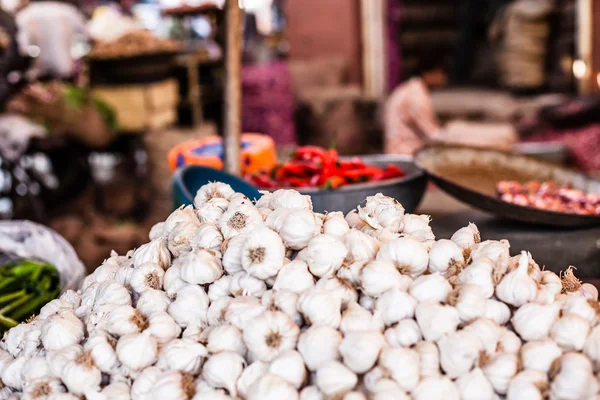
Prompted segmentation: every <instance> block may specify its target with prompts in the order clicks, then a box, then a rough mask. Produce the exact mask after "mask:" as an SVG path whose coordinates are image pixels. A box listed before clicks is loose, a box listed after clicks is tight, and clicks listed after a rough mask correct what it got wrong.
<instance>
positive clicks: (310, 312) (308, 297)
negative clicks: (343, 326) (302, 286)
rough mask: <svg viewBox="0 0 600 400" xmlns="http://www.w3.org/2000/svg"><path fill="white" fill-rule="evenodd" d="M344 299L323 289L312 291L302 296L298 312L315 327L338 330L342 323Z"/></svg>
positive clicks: (299, 300)
mask: <svg viewBox="0 0 600 400" xmlns="http://www.w3.org/2000/svg"><path fill="white" fill-rule="evenodd" d="M341 308H342V299H341V297H340V296H339V295H337V294H335V293H332V292H329V291H326V290H321V289H316V288H314V289H310V290H307V291H305V292H304V293H302V294H301V295H300V298H299V299H298V311H300V312H301V313H302V315H303V316H304V319H305V320H306V321H307V322H308V323H309V324H311V325H313V326H321V325H326V326H331V327H332V328H337V327H338V326H339V325H340V322H341V321H342V313H341V311H340V310H341Z"/></svg>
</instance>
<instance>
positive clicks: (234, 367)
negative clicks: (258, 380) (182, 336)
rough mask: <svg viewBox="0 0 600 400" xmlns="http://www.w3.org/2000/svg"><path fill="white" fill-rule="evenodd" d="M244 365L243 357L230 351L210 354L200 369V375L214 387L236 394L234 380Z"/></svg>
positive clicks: (235, 380)
mask: <svg viewBox="0 0 600 400" xmlns="http://www.w3.org/2000/svg"><path fill="white" fill-rule="evenodd" d="M245 366H246V361H245V360H244V357H242V356H241V355H239V354H238V353H234V352H231V351H223V352H220V353H217V354H213V355H212V356H210V358H209V359H208V360H206V363H205V365H204V368H203V369H202V377H203V378H204V379H205V380H206V382H207V383H208V384H209V385H210V386H212V387H214V388H223V389H226V390H227V392H228V393H229V394H230V395H232V396H234V397H235V396H237V387H236V382H237V380H238V378H239V377H240V375H241V374H242V371H243V370H244V368H245Z"/></svg>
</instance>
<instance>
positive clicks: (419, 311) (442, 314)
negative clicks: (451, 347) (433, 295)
mask: <svg viewBox="0 0 600 400" xmlns="http://www.w3.org/2000/svg"><path fill="white" fill-rule="evenodd" d="M415 317H416V320H417V323H418V324H419V327H420V328H421V332H422V333H423V337H424V338H425V340H429V341H433V342H435V341H438V340H439V339H441V337H442V336H444V335H446V334H448V333H452V332H454V331H455V330H456V327H457V326H458V324H459V322H460V320H459V318H458V311H456V309H455V308H454V307H451V306H444V305H442V304H440V303H436V302H431V301H430V302H424V303H419V304H418V305H417V307H416V309H415Z"/></svg>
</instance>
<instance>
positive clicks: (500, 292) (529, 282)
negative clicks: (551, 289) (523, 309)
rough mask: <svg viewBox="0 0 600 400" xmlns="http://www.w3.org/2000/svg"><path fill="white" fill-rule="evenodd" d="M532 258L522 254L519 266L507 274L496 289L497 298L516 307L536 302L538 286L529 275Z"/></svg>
mask: <svg viewBox="0 0 600 400" xmlns="http://www.w3.org/2000/svg"><path fill="white" fill-rule="evenodd" d="M529 260H530V257H529V255H528V254H527V253H526V252H524V251H523V252H521V257H520V258H519V265H518V266H517V268H516V269H514V270H513V271H511V272H509V273H507V274H506V275H505V276H504V277H503V278H502V280H501V281H500V283H499V284H498V286H497V287H496V297H498V299H500V300H502V301H503V302H505V303H507V304H510V305H512V306H515V307H520V306H522V305H523V304H525V303H528V302H531V301H534V300H535V299H536V297H537V292H538V290H537V284H536V282H535V281H534V280H533V279H531V277H530V276H529V274H528V268H529Z"/></svg>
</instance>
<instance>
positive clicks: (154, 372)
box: [131, 367, 164, 400]
mask: <svg viewBox="0 0 600 400" xmlns="http://www.w3.org/2000/svg"><path fill="white" fill-rule="evenodd" d="M163 373H164V372H163V371H162V370H161V369H160V368H158V367H148V368H146V369H144V370H143V371H141V372H140V373H139V374H138V375H137V377H136V378H135V380H134V381H133V383H132V385H131V398H132V399H134V400H136V399H144V398H150V396H151V390H152V387H153V386H154V384H155V383H156V382H157V381H158V380H159V379H160V377H161V376H162V375H163Z"/></svg>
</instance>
